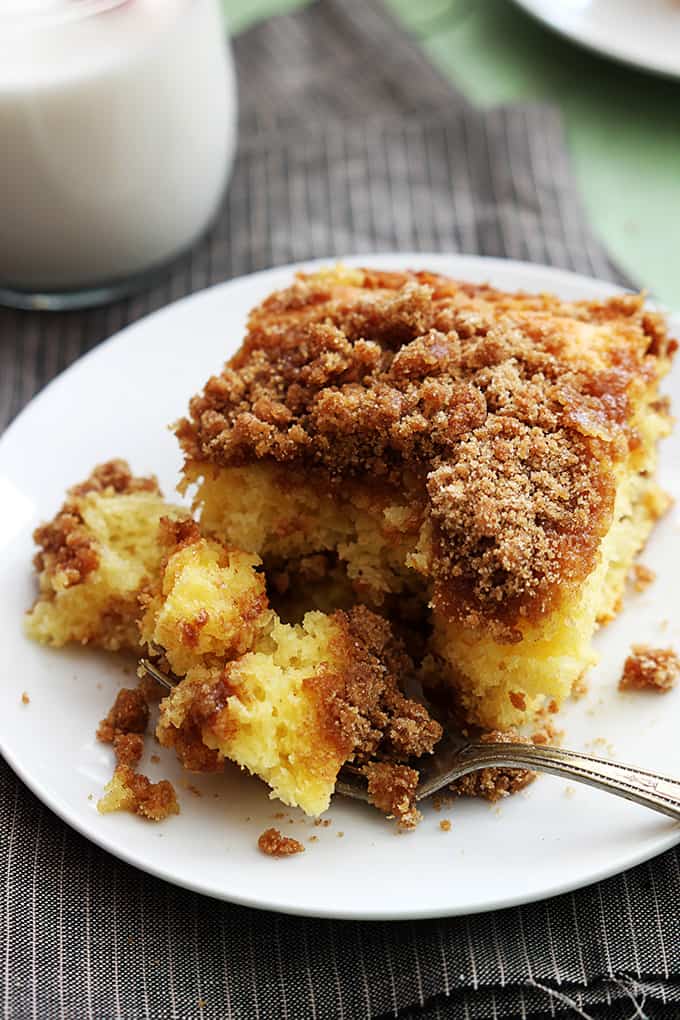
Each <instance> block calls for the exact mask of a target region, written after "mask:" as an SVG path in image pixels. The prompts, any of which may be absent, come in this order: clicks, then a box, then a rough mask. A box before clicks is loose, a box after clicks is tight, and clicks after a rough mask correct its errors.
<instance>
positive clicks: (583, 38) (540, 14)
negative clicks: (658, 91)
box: [515, 0, 680, 81]
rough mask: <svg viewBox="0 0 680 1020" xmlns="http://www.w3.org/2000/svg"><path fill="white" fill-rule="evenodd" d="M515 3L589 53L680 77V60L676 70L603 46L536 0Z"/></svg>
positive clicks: (662, 74) (641, 68)
mask: <svg viewBox="0 0 680 1020" xmlns="http://www.w3.org/2000/svg"><path fill="white" fill-rule="evenodd" d="M515 3H516V4H517V6H518V7H520V8H521V9H522V10H523V11H524V13H525V14H527V15H528V16H529V17H530V18H532V19H533V20H534V21H536V22H538V23H539V24H541V25H543V26H545V28H548V29H549V30H550V31H551V32H555V33H556V35H559V36H560V37H561V38H562V39H566V40H567V41H569V42H571V43H575V44H576V45H577V46H580V47H582V48H583V49H585V50H588V52H589V53H593V54H595V55H596V56H599V57H604V58H605V59H607V60H611V61H614V63H616V64H619V65H624V66H626V67H633V68H635V69H636V70H637V71H645V72H647V73H651V74H655V75H657V76H658V77H660V78H666V79H669V80H671V81H674V80H678V79H680V62H679V64H678V67H677V69H675V70H674V69H673V68H671V67H668V66H667V65H666V64H662V63H657V62H655V61H654V60H653V59H650V60H645V59H644V58H641V57H635V56H634V55H633V54H631V53H627V52H626V51H624V50H621V49H620V48H619V47H617V46H612V47H611V48H608V47H606V46H602V45H600V44H599V43H597V42H595V41H593V39H591V38H589V37H588V35H587V33H584V32H580V31H578V30H573V29H570V28H569V27H568V26H567V25H564V24H563V23H562V22H561V21H560V20H559V19H558V18H557V17H555V16H554V15H552V14H550V13H549V12H548V11H545V10H542V9H540V8H539V5H538V4H537V3H536V0H515ZM539 3H540V4H541V6H542V5H543V0H539Z"/></svg>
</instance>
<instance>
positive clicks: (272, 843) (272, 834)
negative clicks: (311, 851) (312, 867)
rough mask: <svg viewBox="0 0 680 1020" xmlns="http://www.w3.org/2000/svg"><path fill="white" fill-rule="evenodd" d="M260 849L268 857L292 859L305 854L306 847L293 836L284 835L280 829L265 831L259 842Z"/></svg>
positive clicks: (261, 834)
mask: <svg viewBox="0 0 680 1020" xmlns="http://www.w3.org/2000/svg"><path fill="white" fill-rule="evenodd" d="M257 845H258V848H259V849H260V850H261V851H262V853H263V854H266V855H267V856H268V857H290V856H291V854H301V853H304V849H305V848H304V847H303V845H302V843H300V841H299V840H297V839H293V837H292V836H284V835H282V834H281V833H280V832H279V830H278V829H265V830H264V832H262V833H260V837H259V839H258V841H257Z"/></svg>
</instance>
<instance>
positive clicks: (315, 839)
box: [307, 836, 319, 843]
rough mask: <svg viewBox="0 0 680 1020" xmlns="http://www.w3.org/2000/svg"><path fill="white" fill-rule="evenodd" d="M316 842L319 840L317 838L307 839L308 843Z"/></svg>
mask: <svg viewBox="0 0 680 1020" xmlns="http://www.w3.org/2000/svg"><path fill="white" fill-rule="evenodd" d="M318 840H319V837H318V836H310V837H309V839H308V840H307V842H308V843H317V842H318Z"/></svg>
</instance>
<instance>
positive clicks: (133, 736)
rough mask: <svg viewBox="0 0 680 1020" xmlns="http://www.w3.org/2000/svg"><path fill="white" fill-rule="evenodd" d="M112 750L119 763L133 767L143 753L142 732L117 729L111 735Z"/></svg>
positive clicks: (137, 763)
mask: <svg viewBox="0 0 680 1020" xmlns="http://www.w3.org/2000/svg"><path fill="white" fill-rule="evenodd" d="M113 750H114V752H115V755H116V762H117V763H118V764H119V765H129V766H130V768H135V767H136V766H137V765H139V763H140V761H141V759H142V755H143V754H144V734H143V733H122V732H121V731H118V732H117V733H115V734H114V737H113Z"/></svg>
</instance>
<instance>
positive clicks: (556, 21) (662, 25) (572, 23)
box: [516, 0, 680, 77]
mask: <svg viewBox="0 0 680 1020" xmlns="http://www.w3.org/2000/svg"><path fill="white" fill-rule="evenodd" d="M516 2H517V3H518V4H519V5H520V7H523V8H524V10H525V11H527V12H528V13H529V14H533V15H534V17H536V18H538V20H539V21H542V22H543V23H544V24H545V25H548V26H549V27H550V28H552V29H554V30H555V31H557V32H559V33H560V34H561V35H564V36H567V37H568V38H569V39H572V40H573V41H574V42H577V43H580V44H581V45H582V46H586V47H587V48H588V49H591V50H595V51H596V52H598V53H602V54H604V55H605V56H607V57H612V58H613V59H615V60H621V61H623V62H625V63H627V64H633V65H634V66H635V67H640V68H644V69H645V70H648V71H655V72H656V73H658V74H665V75H670V76H672V77H680V3H679V2H678V0H516Z"/></svg>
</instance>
